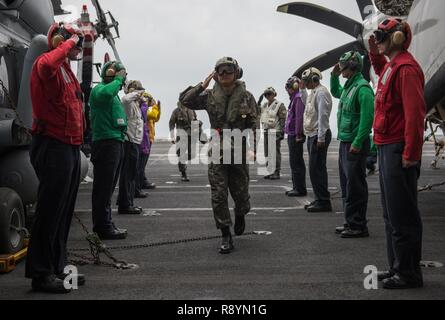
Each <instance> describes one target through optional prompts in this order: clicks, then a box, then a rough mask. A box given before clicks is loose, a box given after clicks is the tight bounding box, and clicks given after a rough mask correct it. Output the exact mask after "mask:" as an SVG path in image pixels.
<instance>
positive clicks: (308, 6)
mask: <svg viewBox="0 0 445 320" xmlns="http://www.w3.org/2000/svg"><path fill="white" fill-rule="evenodd" d="M277 11H279V12H284V13H288V14H293V15H296V16H300V17H303V18H306V19H309V20H313V21H316V22H319V23H322V24H324V25H327V26H329V27H332V28H335V29H337V30H340V31H343V32H345V33H347V34H349V35H351V36H353V37H354V38H358V37H359V36H360V35H361V34H362V31H363V25H362V23H360V22H358V21H355V20H353V19H351V18H348V17H346V16H344V15H342V14H339V13H337V12H335V11H332V10H330V9H327V8H324V7H321V6H318V5H315V4H312V3H307V2H292V3H288V4H285V5H281V6H279V7H278V8H277Z"/></svg>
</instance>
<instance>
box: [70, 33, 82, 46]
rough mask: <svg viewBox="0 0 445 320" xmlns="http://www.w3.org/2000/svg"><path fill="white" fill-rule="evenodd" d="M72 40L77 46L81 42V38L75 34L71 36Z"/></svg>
mask: <svg viewBox="0 0 445 320" xmlns="http://www.w3.org/2000/svg"><path fill="white" fill-rule="evenodd" d="M70 40H71V41H73V42H74V43H75V44H76V45H77V43H78V42H79V40H80V38H79V36H78V35H77V34H76V33H75V34H73V35H72V36H71V38H70Z"/></svg>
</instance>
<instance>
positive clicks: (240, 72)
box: [236, 67, 244, 80]
mask: <svg viewBox="0 0 445 320" xmlns="http://www.w3.org/2000/svg"><path fill="white" fill-rule="evenodd" d="M236 74H237V77H236V78H237V79H238V80H239V79H241V78H242V77H243V75H244V70H243V69H242V68H240V67H238V72H237V73H236Z"/></svg>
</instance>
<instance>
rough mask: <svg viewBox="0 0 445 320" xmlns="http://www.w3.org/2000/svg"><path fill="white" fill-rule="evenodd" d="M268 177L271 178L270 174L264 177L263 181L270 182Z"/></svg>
mask: <svg viewBox="0 0 445 320" xmlns="http://www.w3.org/2000/svg"><path fill="white" fill-rule="evenodd" d="M270 177H272V175H271V174H269V175H267V176H265V177H264V179H265V180H270Z"/></svg>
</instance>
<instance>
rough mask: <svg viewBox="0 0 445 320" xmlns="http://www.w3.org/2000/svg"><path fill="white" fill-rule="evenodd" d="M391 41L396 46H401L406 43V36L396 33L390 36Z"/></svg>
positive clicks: (399, 32)
mask: <svg viewBox="0 0 445 320" xmlns="http://www.w3.org/2000/svg"><path fill="white" fill-rule="evenodd" d="M391 41H392V43H394V44H395V45H396V46H401V45H402V44H403V43H404V42H405V41H406V36H405V34H404V33H403V32H402V31H396V32H394V33H393V34H392V37H391Z"/></svg>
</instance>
